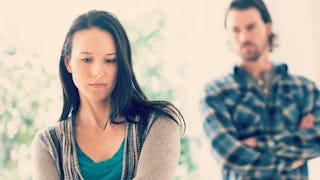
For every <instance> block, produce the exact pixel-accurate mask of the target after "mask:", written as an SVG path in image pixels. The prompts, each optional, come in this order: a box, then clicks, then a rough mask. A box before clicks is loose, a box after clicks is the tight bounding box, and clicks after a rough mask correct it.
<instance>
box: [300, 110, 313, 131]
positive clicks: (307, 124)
mask: <svg viewBox="0 0 320 180" xmlns="http://www.w3.org/2000/svg"><path fill="white" fill-rule="evenodd" d="M315 120H316V118H315V117H314V115H312V114H307V115H306V116H304V117H303V118H302V119H301V122H300V125H299V130H304V129H310V128H313V127H314V121H315Z"/></svg>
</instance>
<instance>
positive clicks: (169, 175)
mask: <svg viewBox="0 0 320 180" xmlns="http://www.w3.org/2000/svg"><path fill="white" fill-rule="evenodd" d="M179 155H180V130H179V126H178V124H177V123H175V122H174V121H173V120H171V119H169V118H167V117H159V119H157V120H156V121H155V122H154V124H153V125H152V127H151V129H150V131H149V134H148V135H147V137H146V139H145V141H144V144H143V146H142V149H141V154H140V157H139V161H138V166H137V171H136V176H135V178H134V180H141V179H154V180H157V179H159V180H160V179H161V180H166V179H173V177H174V175H175V170H176V167H177V165H178V162H179Z"/></svg>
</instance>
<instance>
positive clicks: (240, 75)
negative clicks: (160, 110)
mask: <svg viewBox="0 0 320 180" xmlns="http://www.w3.org/2000/svg"><path fill="white" fill-rule="evenodd" d="M274 72H275V75H274V78H273V81H272V84H271V85H270V89H269V94H268V95H267V96H265V95H264V94H263V92H262V91H261V90H260V89H259V88H257V86H256V85H254V84H253V83H252V81H250V77H249V75H248V73H247V72H246V71H245V70H244V69H242V68H240V67H235V69H234V73H233V74H230V75H228V76H225V77H223V78H221V79H218V80H215V81H213V82H211V83H208V84H207V85H206V88H205V92H206V96H205V98H204V100H203V101H202V108H203V109H202V110H203V112H204V114H205V118H206V119H205V121H204V131H205V134H206V135H207V137H208V138H209V140H210V143H211V146H212V151H213V154H214V157H215V158H216V159H217V161H218V162H219V163H220V164H222V166H223V168H222V176H223V178H224V179H229V180H231V179H250V180H251V179H308V167H307V160H308V159H310V158H313V157H316V156H319V155H320V97H319V96H320V95H319V90H318V89H317V87H316V86H315V84H314V83H313V82H311V81H309V80H307V79H306V78H304V77H300V76H293V75H291V74H289V73H288V70H287V66H286V65H285V64H280V65H275V66H274ZM309 113H311V114H313V115H314V116H315V117H316V121H315V126H314V128H310V129H306V130H299V124H300V120H301V118H302V117H303V116H305V115H307V114H309ZM249 137H255V138H256V140H257V141H258V145H257V147H255V148H252V147H249V146H246V145H244V144H243V143H242V142H241V140H244V139H246V138H249ZM296 160H304V161H305V163H304V165H302V166H300V167H299V168H296V169H292V168H291V165H292V163H293V162H294V161H296Z"/></svg>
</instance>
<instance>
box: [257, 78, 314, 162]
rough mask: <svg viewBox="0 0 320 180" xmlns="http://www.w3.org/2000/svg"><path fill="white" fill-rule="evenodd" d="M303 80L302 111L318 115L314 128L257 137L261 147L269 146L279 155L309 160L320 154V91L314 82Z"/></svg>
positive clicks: (301, 90)
mask: <svg viewBox="0 0 320 180" xmlns="http://www.w3.org/2000/svg"><path fill="white" fill-rule="evenodd" d="M302 80H303V81H302V83H301V84H302V85H301V87H300V94H301V96H302V97H304V98H303V99H304V101H303V102H302V106H301V107H302V113H303V115H307V114H309V113H311V114H313V115H314V116H315V117H316V121H315V123H314V128H310V129H306V130H297V131H296V132H294V133H293V132H289V131H283V132H281V133H280V134H277V135H274V136H272V137H270V136H262V137H258V138H257V140H258V145H259V146H260V148H263V146H268V149H269V150H273V153H274V154H275V155H276V156H279V157H286V158H291V159H305V160H307V159H310V158H313V157H316V156H320V93H319V89H318V88H317V87H316V86H315V84H314V83H312V82H310V81H308V80H306V79H302ZM263 142H267V143H263Z"/></svg>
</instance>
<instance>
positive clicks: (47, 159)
mask: <svg viewBox="0 0 320 180" xmlns="http://www.w3.org/2000/svg"><path fill="white" fill-rule="evenodd" d="M31 148H32V166H33V173H32V176H33V178H32V179H33V180H47V179H50V180H59V179H60V176H59V173H58V170H57V167H56V166H55V162H54V160H53V159H52V156H51V155H50V153H49V151H48V150H47V148H46V147H45V144H44V143H43V142H42V141H41V139H40V137H39V134H37V135H36V137H35V138H34V140H33V142H32V146H31Z"/></svg>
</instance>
